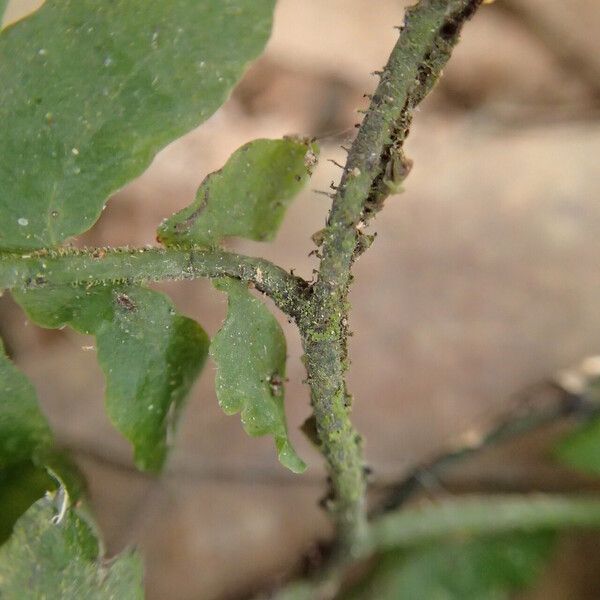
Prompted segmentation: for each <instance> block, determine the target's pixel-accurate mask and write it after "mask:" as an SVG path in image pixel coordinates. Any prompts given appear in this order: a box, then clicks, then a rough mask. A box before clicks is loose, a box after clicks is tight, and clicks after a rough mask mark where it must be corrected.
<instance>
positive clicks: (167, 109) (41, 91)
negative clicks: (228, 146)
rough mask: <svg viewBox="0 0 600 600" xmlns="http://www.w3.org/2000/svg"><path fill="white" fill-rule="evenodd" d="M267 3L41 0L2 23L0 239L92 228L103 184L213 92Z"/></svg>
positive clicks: (254, 34)
mask: <svg viewBox="0 0 600 600" xmlns="http://www.w3.org/2000/svg"><path fill="white" fill-rule="evenodd" d="M273 8H274V0H225V1H224V2H215V1H214V0H201V1H199V0H173V1H172V2H168V3H167V2H162V0H116V1H115V2H110V3H98V2H95V1H94V0H48V1H47V2H46V3H45V4H44V6H43V7H42V8H41V9H40V10H38V11H37V12H36V13H34V14H33V15H31V16H30V17H28V18H27V19H24V20H22V21H20V22H18V23H16V24H14V25H12V26H9V27H7V28H6V29H4V30H3V31H2V33H1V34H0V81H2V82H3V87H2V89H0V122H2V123H7V124H8V123H9V124H10V126H9V127H8V126H5V127H4V130H3V131H2V135H0V182H1V183H2V185H0V221H1V222H2V227H1V228H0V247H3V248H8V249H14V248H17V249H22V248H39V247H45V246H53V245H55V244H58V243H60V242H62V241H63V240H65V239H66V238H67V237H69V236H72V235H76V234H78V233H81V232H82V231H85V230H86V229H88V228H89V227H91V226H92V225H93V223H94V222H95V221H96V219H97V218H98V216H99V214H100V212H101V210H102V207H103V205H104V203H105V202H106V199H107V198H108V196H109V195H110V194H111V193H113V192H115V191H116V190H118V189H119V188H121V187H122V186H123V185H124V184H125V183H127V182H128V181H130V180H131V179H133V178H134V177H136V176H137V175H139V174H140V173H141V172H142V171H143V170H144V169H145V168H146V167H147V166H148V164H149V162H150V160H151V159H152V157H153V156H154V155H155V154H156V152H157V151H158V150H160V149H161V148H162V147H164V146H165V145H166V144H167V143H169V142H170V141H172V140H173V139H176V138H177V137H180V136H181V135H183V134H184V133H186V132H187V131H189V130H190V129H192V128H193V127H195V126H197V125H199V124H200V123H202V122H203V121H205V120H206V119H207V118H208V117H209V116H210V115H211V114H213V113H214V111H215V110H216V109H217V108H218V107H219V106H220V105H221V104H222V103H223V101H224V100H225V99H226V97H227V95H228V93H229V91H230V90H231V88H232V87H233V85H234V84H235V83H236V82H237V80H238V79H239V77H240V76H241V75H242V73H243V71H244V70H245V68H246V66H247V64H248V62H249V61H251V60H252V59H254V58H256V56H257V55H258V54H259V53H260V52H261V51H262V49H263V48H264V45H265V43H266V41H267V39H268V37H269V34H270V29H271V20H272V12H273ZM140 14H144V19H140V18H139V15H140ZM232 40H235V43H231V41H232ZM24 199H25V200H26V202H23V200H24Z"/></svg>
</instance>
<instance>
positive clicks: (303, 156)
mask: <svg viewBox="0 0 600 600" xmlns="http://www.w3.org/2000/svg"><path fill="white" fill-rule="evenodd" d="M317 152H318V149H317V146H316V144H314V143H311V142H310V141H308V140H305V139H299V138H285V139H282V140H255V141H253V142H250V143H248V144H246V145H245V146H242V147H241V148H239V149H238V150H236V152H234V153H233V155H232V156H231V157H230V158H229V160H228V161H227V163H226V164H225V166H224V167H223V168H222V169H221V170H219V171H216V172H215V173H212V174H211V175H209V176H208V177H207V178H206V179H205V180H204V181H203V182H202V185H201V186H200V188H199V189H198V193H197V194H196V200H195V202H193V203H192V204H191V205H190V206H188V207H187V208H185V209H183V210H182V211H180V212H178V213H176V214H175V215H173V216H172V217H171V218H170V219H167V220H166V221H165V222H164V223H163V224H162V225H161V227H160V228H159V230H158V239H159V240H160V241H161V242H163V243H164V244H166V245H167V246H169V245H199V246H209V247H211V246H216V245H218V244H219V242H220V241H221V240H222V239H223V238H224V237H226V236H240V237H245V238H248V239H251V240H256V241H269V240H272V239H273V238H274V237H275V234H276V233H277V230H278V228H279V226H280V224H281V221H282V219H283V217H284V215H285V211H286V210H287V207H288V206H289V204H290V202H291V201H292V199H293V198H294V196H295V195H296V194H297V193H298V192H299V191H300V190H301V189H302V187H303V186H304V184H305V183H306V181H307V180H308V178H309V176H310V173H311V168H312V166H314V164H315V162H316V157H317Z"/></svg>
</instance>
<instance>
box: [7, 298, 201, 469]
mask: <svg viewBox="0 0 600 600" xmlns="http://www.w3.org/2000/svg"><path fill="white" fill-rule="evenodd" d="M13 295H14V297H15V299H16V300H17V302H19V304H20V305H21V306H22V307H23V308H24V309H25V311H26V312H27V314H28V315H29V317H30V318H31V319H32V320H33V321H35V322H36V323H38V324H40V325H42V326H43V327H51V328H58V327H62V326H64V325H69V326H70V327H73V328H74V329H75V330H77V331H80V332H82V333H86V334H91V335H95V336H96V345H97V350H98V362H99V363H100V366H101V368H102V370H103V372H104V375H105V378H106V382H107V385H106V408H107V412H108V415H109V417H110V419H111V421H112V422H113V424H114V425H115V427H116V428H117V429H118V430H119V431H120V432H121V433H122V434H123V435H125V437H126V438H127V439H128V440H129V441H130V442H131V443H132V445H133V447H134V454H135V459H136V464H137V465H138V467H140V468H141V469H143V470H149V471H158V470H160V468H161V467H162V465H163V463H164V461H165V459H166V456H167V452H168V444H167V436H168V435H169V433H170V431H171V430H172V429H174V427H175V423H176V421H177V416H178V413H179V411H180V409H181V407H182V404H183V401H184V399H185V397H186V396H187V394H188V392H189V390H190V389H191V386H192V384H193V383H194V381H195V379H196V377H197V376H198V374H199V373H200V371H201V370H202V368H203V366H204V363H205V361H206V357H207V355H208V347H209V339H208V336H207V335H206V333H205V331H204V330H203V329H202V328H201V327H200V325H198V323H196V322H195V321H193V320H192V319H188V318H187V317H184V316H182V315H180V314H178V313H177V312H176V311H175V309H174V307H173V304H172V303H171V301H170V300H169V299H168V298H167V297H166V296H165V295H164V294H160V293H158V292H155V291H153V290H149V289H146V288H142V287H139V286H114V287H113V286H106V287H93V288H90V289H86V288H84V287H78V288H73V287H61V288H48V289H30V290H13Z"/></svg>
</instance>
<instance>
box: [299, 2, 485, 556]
mask: <svg viewBox="0 0 600 600" xmlns="http://www.w3.org/2000/svg"><path fill="white" fill-rule="evenodd" d="M480 3H481V0H421V2H419V3H418V4H417V5H415V6H414V7H412V8H410V9H409V10H408V11H407V13H406V19H405V25H404V27H403V29H402V33H401V35H400V38H399V40H398V42H397V44H396V46H395V47H394V49H393V51H392V53H391V55H390V58H389V61H388V64H387V65H386V67H385V69H384V71H383V72H382V74H381V80H380V83H379V85H378V86H377V89H376V91H375V94H374V95H373V98H372V101H371V105H370V107H369V110H368V111H367V113H366V116H365V119H364V121H363V123H362V125H361V126H360V128H359V130H358V135H357V137H356V140H355V141H354V143H353V144H352V147H351V149H350V152H349V155H348V160H347V163H346V166H345V167H344V174H343V176H342V179H341V182H340V186H339V188H338V190H337V192H336V194H335V196H334V199H333V204H332V208H331V212H330V214H329V218H328V222H327V227H326V228H325V231H324V235H323V257H322V259H321V263H320V267H319V277H318V280H317V282H316V283H315V285H314V286H313V288H312V298H311V301H310V311H309V312H308V313H307V314H306V315H305V316H304V318H303V319H302V320H301V321H300V322H299V325H300V329H301V332H302V336H303V343H304V350H305V356H306V367H307V371H308V377H309V383H310V386H311V397H312V404H313V410H314V416H315V420H316V426H317V432H318V434H319V438H320V441H321V447H322V450H323V453H324V455H325V457H326V459H327V461H328V464H329V470H330V475H331V479H332V487H333V490H332V491H333V498H332V502H331V508H332V510H333V514H334V516H335V518H336V521H337V526H338V534H339V538H340V540H341V541H342V543H343V544H345V546H346V547H348V548H352V545H353V544H354V543H358V542H360V539H361V538H362V537H363V535H364V532H365V523H366V517H365V493H366V483H365V477H364V466H363V457H362V450H361V443H360V436H359V435H358V434H357V433H356V431H355V430H354V428H353V426H352V424H351V422H350V419H349V405H350V402H349V395H348V393H347V391H346V385H345V379H344V375H345V372H346V371H347V368H348V359H347V337H348V330H347V326H348V319H347V315H348V308H349V304H348V288H349V284H350V281H351V267H352V263H353V261H354V259H355V257H356V255H357V254H358V253H359V252H360V244H359V241H360V240H359V238H360V237H361V236H362V235H363V234H362V233H361V231H360V229H361V228H362V227H361V222H362V223H364V222H365V221H367V220H368V219H369V217H370V216H372V215H373V214H374V213H375V212H377V211H378V210H379V209H381V207H382V205H383V201H384V199H385V197H386V195H387V194H389V191H388V190H389V189H394V188H393V186H394V185H397V184H398V183H399V182H398V178H399V177H403V176H405V175H406V174H407V172H408V168H409V162H408V161H407V160H406V159H405V158H404V156H403V154H402V144H403V142H404V140H405V138H406V136H407V135H408V128H409V125H410V121H411V113H412V110H413V109H414V107H415V106H416V105H417V104H418V103H419V102H420V101H421V100H422V99H423V98H424V97H425V96H426V94H427V93H428V92H429V90H430V89H431V87H432V86H433V84H434V83H435V81H436V80H437V78H438V77H439V75H440V73H441V70H442V68H443V67H444V65H445V64H446V62H447V61H448V59H449V58H450V54H451V51H452V48H453V47H454V45H455V44H456V42H457V41H458V37H459V33H460V30H461V27H462V25H463V24H464V22H465V21H466V20H467V19H469V18H470V16H471V15H472V14H473V13H474V11H475V10H476V9H477V7H478V6H479V4H480ZM389 178H393V181H388V179H389Z"/></svg>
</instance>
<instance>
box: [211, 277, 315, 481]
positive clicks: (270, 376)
mask: <svg viewBox="0 0 600 600" xmlns="http://www.w3.org/2000/svg"><path fill="white" fill-rule="evenodd" d="M214 285H215V287H216V288H217V289H218V290H221V291H223V292H226V293H227V294H228V296H229V308H228V312H227V319H226V320H225V323H224V324H223V327H222V328H221V329H220V330H219V332H218V333H217V335H216V336H215V337H214V339H213V341H212V343H211V345H210V356H211V358H212V359H213V360H214V361H215V363H216V364H217V375H216V382H215V387H216V392H217V398H218V400H219V404H220V406H221V408H222V409H223V411H224V412H225V413H227V414H228V415H233V414H235V413H238V412H240V413H241V419H242V425H243V427H244V430H245V431H246V433H248V434H249V435H251V436H262V435H272V436H273V437H274V438H275V446H276V448H277V454H278V457H279V461H280V462H281V464H283V465H284V466H285V467H287V468H288V469H290V470H291V471H293V472H294V473H301V472H302V471H304V470H305V469H306V465H305V464H304V462H303V461H302V460H301V459H300V458H299V457H298V455H297V454H296V451H295V450H294V448H293V447H292V445H291V443H290V441H289V438H288V433H287V426H286V421H285V413H284V406H283V399H284V389H283V380H284V378H285V361H286V344H285V337H284V335H283V331H282V330H281V327H280V325H279V323H278V322H277V320H276V319H275V317H274V316H273V315H272V314H271V313H270V312H269V311H268V310H267V308H266V307H265V305H264V304H263V303H262V302H260V301H259V300H257V299H256V298H254V297H253V296H252V294H250V292H249V291H248V287H247V286H246V285H245V284H243V283H242V282H240V281H238V280H236V279H219V280H217V281H215V282H214Z"/></svg>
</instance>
